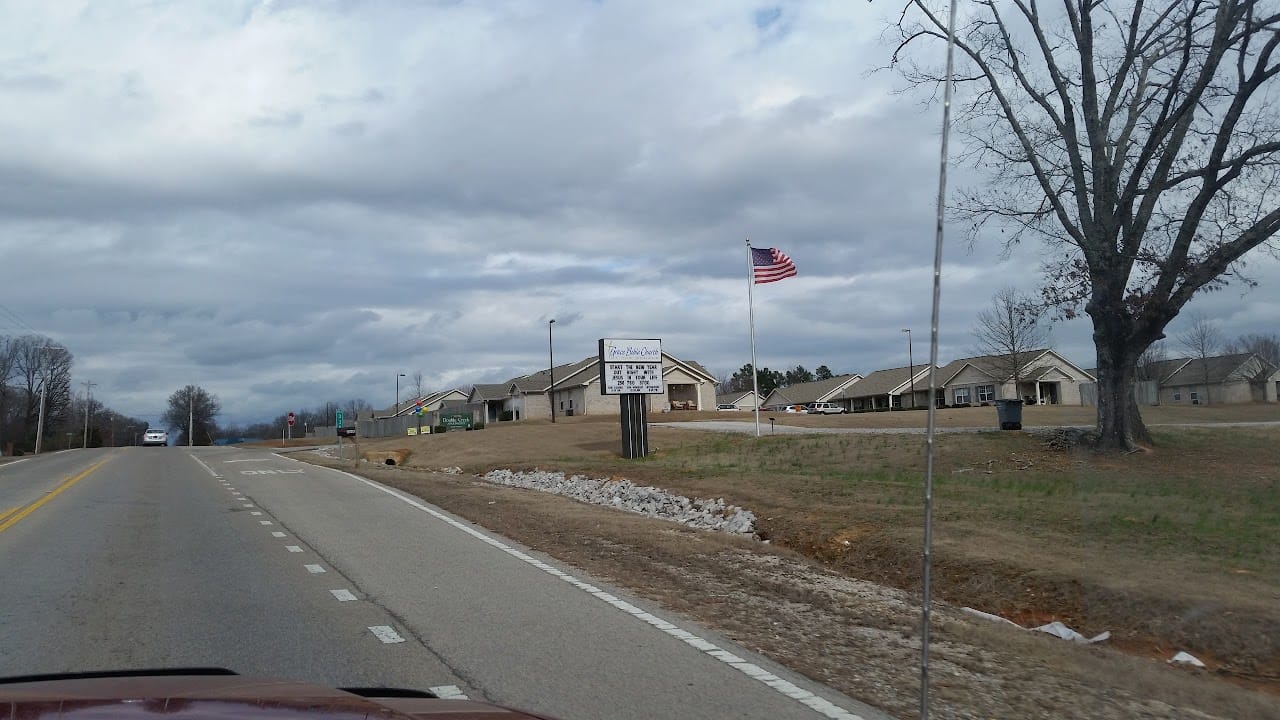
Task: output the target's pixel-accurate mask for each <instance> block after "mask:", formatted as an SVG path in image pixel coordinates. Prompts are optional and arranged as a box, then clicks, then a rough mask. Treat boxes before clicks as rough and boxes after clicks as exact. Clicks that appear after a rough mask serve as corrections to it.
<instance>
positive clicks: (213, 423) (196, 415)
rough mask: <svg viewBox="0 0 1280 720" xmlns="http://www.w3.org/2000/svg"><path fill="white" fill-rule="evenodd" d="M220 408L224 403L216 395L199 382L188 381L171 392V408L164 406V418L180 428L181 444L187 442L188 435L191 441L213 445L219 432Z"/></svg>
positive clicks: (166, 423) (166, 421) (163, 419)
mask: <svg viewBox="0 0 1280 720" xmlns="http://www.w3.org/2000/svg"><path fill="white" fill-rule="evenodd" d="M220 412H222V404H221V403H219V402H218V398H217V396H216V395H212V394H210V393H209V391H207V390H205V389H204V388H202V387H199V386H198V385H187V386H186V387H183V388H181V389H178V390H175V391H174V392H173V394H172V395H170V396H169V409H168V410H165V413H164V417H162V418H161V422H163V423H164V424H165V425H166V426H168V427H170V428H179V429H180V430H181V435H180V437H179V438H178V444H179V445H186V444H188V435H189V436H190V438H191V440H192V442H191V443H190V444H192V445H212V444H213V438H214V436H215V435H217V434H218V424H217V417H218V413H220Z"/></svg>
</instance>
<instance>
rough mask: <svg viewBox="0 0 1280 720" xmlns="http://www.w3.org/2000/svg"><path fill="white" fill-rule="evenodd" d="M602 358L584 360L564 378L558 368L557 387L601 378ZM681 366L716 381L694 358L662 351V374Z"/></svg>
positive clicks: (585, 383) (575, 385) (708, 379)
mask: <svg viewBox="0 0 1280 720" xmlns="http://www.w3.org/2000/svg"><path fill="white" fill-rule="evenodd" d="M599 360H600V358H599V356H595V357H590V358H587V359H585V360H583V361H582V363H581V364H580V365H579V366H578V367H577V368H576V369H575V370H573V371H571V372H569V373H568V374H567V375H565V376H564V377H563V378H562V377H561V376H560V370H559V369H557V370H556V389H557V390H562V389H564V388H568V387H578V386H581V385H590V384H591V383H593V382H595V381H596V380H599V379H600V362H599ZM677 368H680V369H683V370H684V371H685V372H687V373H689V374H690V375H693V376H695V377H697V376H701V377H702V379H703V380H704V381H705V382H711V383H714V382H716V377H715V375H712V374H711V373H709V372H707V369H706V368H704V367H703V366H701V365H699V364H698V363H696V362H693V361H692V360H681V359H680V358H678V357H676V356H674V355H672V354H671V353H669V352H667V351H665V350H664V351H663V352H662V374H663V375H664V376H666V375H670V374H671V373H672V371H674V370H675V369H677Z"/></svg>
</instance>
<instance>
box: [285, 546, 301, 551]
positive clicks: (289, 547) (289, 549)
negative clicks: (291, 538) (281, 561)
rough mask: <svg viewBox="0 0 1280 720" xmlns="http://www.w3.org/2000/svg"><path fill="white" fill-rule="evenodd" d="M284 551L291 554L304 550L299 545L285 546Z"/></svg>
mask: <svg viewBox="0 0 1280 720" xmlns="http://www.w3.org/2000/svg"><path fill="white" fill-rule="evenodd" d="M284 549H285V550H288V551H289V552H302V548H301V547H299V546H297V545H285V546H284Z"/></svg>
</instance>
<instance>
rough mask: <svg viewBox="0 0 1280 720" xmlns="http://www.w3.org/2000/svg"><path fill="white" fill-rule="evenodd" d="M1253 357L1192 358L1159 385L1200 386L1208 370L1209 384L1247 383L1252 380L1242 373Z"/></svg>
mask: <svg viewBox="0 0 1280 720" xmlns="http://www.w3.org/2000/svg"><path fill="white" fill-rule="evenodd" d="M1254 357H1255V356H1254V355H1253V354H1252V353H1237V354H1235V355H1219V356H1218V357H1211V358H1205V359H1203V360H1201V359H1200V358H1193V359H1191V360H1186V361H1184V362H1183V363H1182V365H1180V366H1179V367H1178V369H1177V370H1175V371H1174V372H1173V373H1171V374H1169V375H1168V376H1167V377H1165V378H1164V379H1163V380H1161V381H1160V384H1161V385H1165V386H1169V387H1174V386H1179V385H1202V384H1204V381H1205V370H1206V369H1207V370H1208V374H1209V382H1210V383H1211V384H1216V383H1223V382H1227V381H1230V380H1235V381H1247V380H1252V379H1253V378H1252V377H1250V376H1249V375H1248V374H1247V373H1245V372H1243V371H1244V370H1245V366H1246V365H1248V364H1249V360H1251V359H1253V358H1254ZM1258 361H1259V362H1260V363H1261V364H1262V366H1263V367H1264V368H1267V367H1270V363H1268V362H1267V361H1265V360H1262V359H1261V358H1258Z"/></svg>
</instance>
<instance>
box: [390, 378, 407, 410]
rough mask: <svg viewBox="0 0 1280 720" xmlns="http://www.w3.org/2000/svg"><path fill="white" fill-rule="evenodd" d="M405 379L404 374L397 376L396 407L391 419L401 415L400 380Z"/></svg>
mask: <svg viewBox="0 0 1280 720" xmlns="http://www.w3.org/2000/svg"><path fill="white" fill-rule="evenodd" d="M402 377H404V373H397V374H396V407H395V409H394V410H392V411H391V417H395V416H397V415H399V414H400V378H402Z"/></svg>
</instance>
